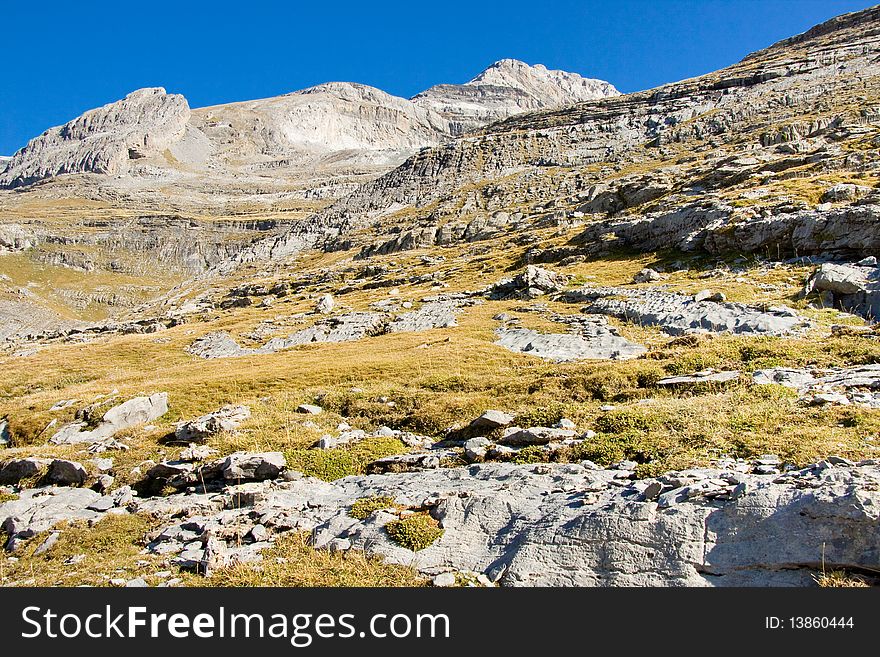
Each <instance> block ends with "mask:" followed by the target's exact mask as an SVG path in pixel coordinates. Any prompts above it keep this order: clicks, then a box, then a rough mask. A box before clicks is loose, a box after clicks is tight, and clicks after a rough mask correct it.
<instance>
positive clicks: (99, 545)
mask: <svg viewBox="0 0 880 657" xmlns="http://www.w3.org/2000/svg"><path fill="white" fill-rule="evenodd" d="M159 524H160V522H159V521H158V520H157V519H155V518H152V517H149V516H144V515H137V514H127V515H108V516H105V517H104V518H103V519H102V520H100V521H99V522H97V523H95V524H93V525H91V526H89V525H88V524H87V523H84V522H78V523H74V524H70V525H59V526H58V527H56V528H55V530H56V531H60V532H61V533H60V535H59V537H58V541H57V542H56V543H55V545H53V546H52V547H51V548H50V549H49V550H48V551H46V552H45V553H43V554H41V555H35V554H34V553H35V552H36V551H37V549H38V548H39V547H40V546H41V545H42V544H43V542H44V541H45V540H46V538H47V537H48V536H49V533H50V532H42V533H40V534H37V535H36V536H34V537H33V538H32V539H31V540H29V541H28V542H27V543H26V544H25V545H24V546H23V547H22V548H20V549H19V550H18V551H17V552H16V554H15V556H16V557H18V561H16V562H14V563H13V562H7V563H4V564H3V566H4V567H3V569H2V574H0V579H2V584H3V586H79V585H89V586H109V585H110V579H113V578H128V579H132V578H134V577H144V578H145V579H147V580H148V581H149V575H150V569H151V566H150V564H149V562H155V570H160V569H161V567H160V565H161V561H160V560H159V558H158V557H155V556H154V555H148V554H142V550H143V548H144V545H145V544H146V543H145V540H144V537H145V536H146V534H147V533H148V532H149V531H151V530H153V529H155V528H156V527H158V526H159ZM71 557H77V558H79V559H80V560H79V561H77V562H76V563H74V564H68V563H65V562H66V561H67V560H68V559H70V558H71ZM4 561H5V560H4ZM138 562H141V563H140V564H139V563H138ZM145 562H147V563H145ZM156 583H158V580H157V582H156Z"/></svg>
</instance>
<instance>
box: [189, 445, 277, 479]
mask: <svg viewBox="0 0 880 657" xmlns="http://www.w3.org/2000/svg"><path fill="white" fill-rule="evenodd" d="M285 467H287V460H286V459H285V458H284V454H282V453H281V452H262V453H251V452H236V453H235V454H230V455H229V456H227V457H226V458H225V459H222V460H221V461H219V462H217V463H214V464H211V465H208V466H205V467H204V468H203V469H202V476H204V478H205V479H212V478H214V477H215V476H219V477H220V478H222V479H224V480H226V481H263V480H265V479H275V478H276V477H277V476H278V475H279V474H281V471H282V470H283V469H284V468H285Z"/></svg>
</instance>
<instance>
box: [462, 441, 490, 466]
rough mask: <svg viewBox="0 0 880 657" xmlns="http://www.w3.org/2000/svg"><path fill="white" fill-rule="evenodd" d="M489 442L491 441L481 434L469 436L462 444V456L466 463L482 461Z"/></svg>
mask: <svg viewBox="0 0 880 657" xmlns="http://www.w3.org/2000/svg"><path fill="white" fill-rule="evenodd" d="M491 444H492V442H491V441H490V440H489V439H488V438H483V437H481V436H478V437H477V438H471V439H470V440H468V441H467V442H465V444H464V458H465V459H466V460H467V462H468V463H474V462H476V461H482V460H483V459H484V458H486V453H487V452H488V451H489V446H490V445H491Z"/></svg>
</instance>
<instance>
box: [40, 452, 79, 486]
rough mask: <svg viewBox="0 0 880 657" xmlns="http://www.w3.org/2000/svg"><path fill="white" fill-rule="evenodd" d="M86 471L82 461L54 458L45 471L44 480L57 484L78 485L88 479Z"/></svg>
mask: <svg viewBox="0 0 880 657" xmlns="http://www.w3.org/2000/svg"><path fill="white" fill-rule="evenodd" d="M88 476H89V474H88V472H87V471H86V469H85V467H83V464H82V463H77V462H76V461H66V460H64V459H55V460H54V461H52V463H50V464H49V469H48V470H47V471H46V481H47V482H48V483H50V484H56V485H58V486H80V485H82V484H84V483H85V481H86V479H88Z"/></svg>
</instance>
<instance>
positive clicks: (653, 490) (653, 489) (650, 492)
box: [642, 481, 663, 502]
mask: <svg viewBox="0 0 880 657" xmlns="http://www.w3.org/2000/svg"><path fill="white" fill-rule="evenodd" d="M662 491H663V484H661V483H660V482H659V481H652V482H651V483H649V484H648V486H647V487H646V488H645V490H644V491H643V492H642V495H643V496H644V497H645V500H646V501H648V502H650V501H652V500H656V499H657V498H658V497H659V496H660V493H661V492H662Z"/></svg>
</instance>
